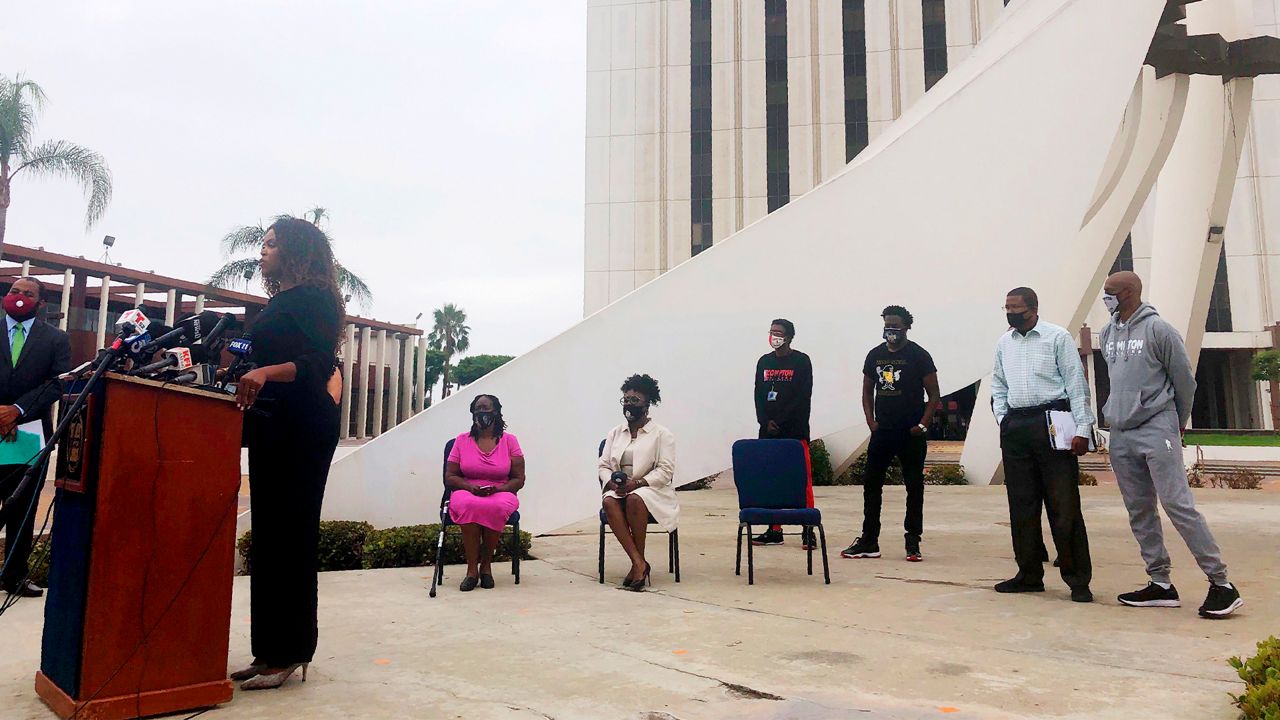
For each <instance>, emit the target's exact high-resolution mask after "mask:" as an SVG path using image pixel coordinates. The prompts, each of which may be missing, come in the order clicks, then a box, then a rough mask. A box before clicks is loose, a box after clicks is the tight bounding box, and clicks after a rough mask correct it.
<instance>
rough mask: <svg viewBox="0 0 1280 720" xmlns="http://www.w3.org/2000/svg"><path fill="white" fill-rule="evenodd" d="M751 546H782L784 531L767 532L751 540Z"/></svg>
mask: <svg viewBox="0 0 1280 720" xmlns="http://www.w3.org/2000/svg"><path fill="white" fill-rule="evenodd" d="M751 544H752V545H781V544H782V531H781V530H765V531H764V532H762V533H760V534H759V535H757V536H755V537H753V538H751Z"/></svg>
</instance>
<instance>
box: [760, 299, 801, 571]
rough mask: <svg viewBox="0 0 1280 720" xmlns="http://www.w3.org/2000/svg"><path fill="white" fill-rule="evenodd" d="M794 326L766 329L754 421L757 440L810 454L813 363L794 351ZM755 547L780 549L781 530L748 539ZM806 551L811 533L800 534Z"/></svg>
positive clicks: (776, 325) (776, 322) (786, 322)
mask: <svg viewBox="0 0 1280 720" xmlns="http://www.w3.org/2000/svg"><path fill="white" fill-rule="evenodd" d="M795 337H796V326H795V325H794V324H793V323H792V322H791V321H790V320H784V319H781V318H779V319H777V320H774V321H773V322H772V323H771V324H770V325H769V347H771V348H773V352H770V353H769V354H768V355H765V356H764V357H762V358H760V361H759V362H757V363H756V378H755V403H756V421H757V422H759V423H760V439H762V440H764V439H773V440H777V439H786V440H800V441H801V442H803V443H804V445H805V456H806V457H807V456H808V452H809V407H810V404H811V402H812V400H813V363H811V362H810V361H809V356H808V355H805V354H804V353H802V352H800V351H799V350H793V349H792V347H791V341H792V340H794V339H795ZM807 495H808V501H809V507H813V473H812V471H810V473H809V482H808V486H807ZM751 542H752V544H754V545H781V544H782V527H781V526H779V525H774V526H772V527H770V528H769V529H768V530H767V531H765V532H763V533H761V534H759V535H757V536H755V537H753V538H751ZM802 544H803V545H804V547H805V549H809V548H810V547H814V546H815V545H816V541H815V540H814V537H813V529H812V528H809V527H806V528H805V529H804V531H803V539H802Z"/></svg>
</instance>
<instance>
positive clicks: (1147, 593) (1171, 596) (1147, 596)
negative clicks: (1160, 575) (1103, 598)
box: [1116, 583, 1182, 608]
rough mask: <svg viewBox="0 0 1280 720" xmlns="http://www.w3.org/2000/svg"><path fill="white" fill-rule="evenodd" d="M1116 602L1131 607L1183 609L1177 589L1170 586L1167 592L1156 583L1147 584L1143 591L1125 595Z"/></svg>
mask: <svg viewBox="0 0 1280 720" xmlns="http://www.w3.org/2000/svg"><path fill="white" fill-rule="evenodd" d="M1116 600H1119V601H1120V604H1121V605H1128V606H1129V607H1166V608H1176V607H1182V601H1181V600H1179V599H1178V589H1177V588H1175V587H1174V586H1172V585H1170V586H1169V589H1168V590H1165V589H1164V588H1162V587H1160V586H1159V585H1157V584H1155V583H1147V586H1146V587H1144V588H1142V589H1141V590H1135V591H1133V592H1129V593H1125V594H1123V595H1121V596H1120V597H1118V598H1116Z"/></svg>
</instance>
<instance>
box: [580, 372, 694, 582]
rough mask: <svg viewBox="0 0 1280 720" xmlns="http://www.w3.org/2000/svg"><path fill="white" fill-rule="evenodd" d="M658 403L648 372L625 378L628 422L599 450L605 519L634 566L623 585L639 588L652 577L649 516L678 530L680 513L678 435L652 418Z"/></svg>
mask: <svg viewBox="0 0 1280 720" xmlns="http://www.w3.org/2000/svg"><path fill="white" fill-rule="evenodd" d="M660 402H662V393H661V392H660V391H659V390H658V382H657V381H656V380H654V379H653V378H651V377H649V376H648V375H632V376H631V377H629V378H627V381H626V382H624V383H623V384H622V414H623V417H625V418H626V420H627V421H626V422H625V423H623V424H621V425H619V426H618V427H616V428H614V429H613V430H612V431H611V432H610V433H609V437H608V438H606V439H605V443H604V452H603V453H601V454H600V465H599V470H600V482H602V483H603V484H604V497H603V500H602V501H601V502H602V503H603V505H604V513H605V518H606V519H607V520H608V521H609V527H610V528H612V529H613V534H614V536H615V537H617V538H618V543H619V544H620V545H622V549H623V550H625V551H626V553H627V556H628V557H630V558H631V571H630V572H628V573H627V577H626V578H625V579H624V580H623V581H622V587H623V588H625V589H627V590H633V591H636V592H639V591H641V590H644V586H645V585H646V584H647V583H648V582H649V563H648V562H646V561H645V559H644V537H645V529H646V528H647V527H648V525H649V516H650V515H652V516H653V519H654V520H655V521H656V522H657V523H658V524H659V525H661V526H662V529H663V530H665V531H667V532H670V531H672V530H675V529H676V520H677V518H678V517H679V515H680V501H679V500H677V499H676V489H675V487H673V486H672V484H671V481H672V479H673V477H674V476H675V468H676V440H675V436H673V435H672V434H671V431H670V430H668V429H666V428H665V427H662V426H661V425H659V424H658V423H656V422H654V421H653V420H652V419H651V418H650V417H649V408H650V407H651V406H653V405H657V404H658V403H660Z"/></svg>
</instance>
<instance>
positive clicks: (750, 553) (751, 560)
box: [747, 525, 756, 585]
mask: <svg viewBox="0 0 1280 720" xmlns="http://www.w3.org/2000/svg"><path fill="white" fill-rule="evenodd" d="M751 537H752V535H751V525H747V584H748V585H755V584H756V553H755V549H754V547H755V546H753V545H752V544H751Z"/></svg>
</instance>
